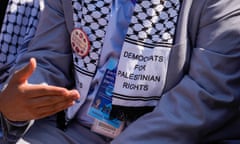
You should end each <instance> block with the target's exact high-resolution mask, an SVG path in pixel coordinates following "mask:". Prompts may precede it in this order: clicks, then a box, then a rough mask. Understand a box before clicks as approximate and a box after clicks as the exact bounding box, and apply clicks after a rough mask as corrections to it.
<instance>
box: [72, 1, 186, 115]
mask: <svg viewBox="0 0 240 144" xmlns="http://www.w3.org/2000/svg"><path fill="white" fill-rule="evenodd" d="M114 2H115V3H116V2H117V0H116V1H114ZM132 2H136V4H135V9H134V11H133V15H132V18H131V21H130V24H129V27H128V30H127V33H126V37H125V42H130V43H134V44H136V45H138V44H140V45H143V46H145V45H148V46H150V47H152V48H154V47H155V46H163V47H168V48H171V47H172V46H173V44H174V37H175V32H176V26H177V20H178V16H179V13H180V7H181V0H132ZM112 3H113V1H112V0H101V1H91V0H83V1H80V0H73V10H74V14H73V15H74V26H75V27H78V28H81V29H82V30H83V31H84V32H86V34H87V35H88V38H89V40H90V43H91V49H90V52H89V53H88V55H87V56H85V57H82V58H81V57H79V56H78V55H77V54H74V62H75V67H76V68H75V69H77V71H79V72H80V73H82V74H83V75H87V76H89V77H94V75H95V72H96V67H97V64H98V62H99V59H100V55H101V50H102V46H103V45H104V37H105V34H106V28H107V25H108V24H109V23H110V22H109V21H111V20H109V17H110V16H109V13H110V11H111V4H112ZM115 16H116V15H115ZM116 28H117V27H116ZM80 78H81V79H83V78H82V76H81V77H80ZM76 83H78V82H76ZM160 97H161V96H160V95H157V96H154V99H153V98H152V97H149V98H146V97H142V96H136V97H132V96H131V95H129V96H128V95H123V94H119V93H115V92H114V93H113V97H112V98H113V104H114V107H115V106H117V107H116V108H117V109H118V108H119V110H123V111H124V112H121V111H114V113H115V114H116V115H118V114H119V113H120V114H121V117H122V118H123V119H125V118H128V117H129V116H130V115H136V117H137V116H138V115H141V113H140V114H138V113H137V112H136V111H133V112H131V113H130V114H127V113H125V112H126V111H128V109H126V111H125V110H124V109H122V108H123V107H127V108H128V106H127V104H130V105H131V104H132V103H134V104H133V106H134V107H141V108H144V107H146V106H150V107H152V106H154V105H156V103H157V101H159V99H160ZM120 101H121V103H123V104H124V105H122V104H120V103H118V102H120ZM139 101H141V104H140V105H139V106H138V103H139ZM125 104H126V105H125ZM144 104H147V105H144ZM151 109H152V108H151ZM151 109H150V110H151ZM139 110H140V111H142V109H139ZM143 113H145V111H144V110H143ZM133 118H134V117H133Z"/></svg>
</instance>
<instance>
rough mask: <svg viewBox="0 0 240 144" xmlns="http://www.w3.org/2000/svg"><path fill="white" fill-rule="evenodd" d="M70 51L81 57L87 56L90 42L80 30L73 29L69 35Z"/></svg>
mask: <svg viewBox="0 0 240 144" xmlns="http://www.w3.org/2000/svg"><path fill="white" fill-rule="evenodd" d="M71 45H72V49H73V50H74V51H75V52H76V53H77V54H78V55H80V56H81V57H85V56H86V55H88V53H89V50H90V42H89V39H88V36H87V34H86V33H85V32H84V31H83V30H82V29H80V28H75V29H74V30H73V31H72V33H71Z"/></svg>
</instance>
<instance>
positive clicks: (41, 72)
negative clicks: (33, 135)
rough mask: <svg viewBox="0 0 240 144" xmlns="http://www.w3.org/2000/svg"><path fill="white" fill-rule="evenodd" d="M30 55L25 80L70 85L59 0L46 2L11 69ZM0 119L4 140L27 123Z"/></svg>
mask: <svg viewBox="0 0 240 144" xmlns="http://www.w3.org/2000/svg"><path fill="white" fill-rule="evenodd" d="M24 45H25V46H26V45H27V44H24ZM31 57H35V58H36V60H37V69H36V71H35V72H34V73H33V75H32V76H31V77H30V79H29V80H28V82H29V83H31V84H40V83H47V84H49V85H57V86H62V87H66V88H71V87H72V85H73V80H74V79H73V78H72V77H71V76H72V74H71V72H72V70H71V68H72V53H71V48H70V42H69V31H68V28H67V26H66V21H65V18H64V13H63V8H62V1H61V0H49V1H46V3H45V9H44V11H43V13H42V15H41V17H40V20H39V25H38V28H37V31H36V34H35V37H34V38H33V39H32V40H31V41H30V43H29V45H28V51H27V52H25V53H24V54H22V55H21V57H19V58H18V59H17V64H16V66H15V70H17V69H20V68H21V67H23V66H24V65H26V64H27V63H28V62H29V59H30V58H31ZM2 120H3V127H4V136H5V138H4V140H5V142H6V143H11V142H12V143H14V141H16V140H17V139H18V138H19V137H21V136H22V135H23V134H24V132H26V129H27V128H28V127H29V125H30V123H28V122H22V123H14V122H9V121H7V120H6V119H4V118H3V119H2ZM13 138H14V139H13Z"/></svg>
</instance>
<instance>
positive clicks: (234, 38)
mask: <svg viewBox="0 0 240 144" xmlns="http://www.w3.org/2000/svg"><path fill="white" fill-rule="evenodd" d="M239 24H240V3H239V1H238V0H206V2H205V5H204V7H203V9H202V13H201V17H200V20H199V25H198V32H197V35H196V44H195V47H194V48H191V58H190V61H189V69H188V71H187V73H186V74H185V75H184V76H183V78H182V79H181V80H180V82H179V83H178V84H177V85H176V86H175V87H173V88H172V89H170V90H169V91H167V92H166V93H165V94H164V95H163V96H162V98H161V100H160V102H159V104H158V105H157V107H156V108H155V109H154V111H153V112H151V113H148V114H146V115H144V116H142V117H141V118H139V119H138V120H136V121H135V122H133V123H132V124H130V126H129V127H127V128H126V129H125V130H124V132H123V133H121V134H120V136H119V137H117V138H116V139H115V140H114V141H112V143H114V144H123V143H131V144H145V143H151V144H153V143H161V144H196V143H201V142H202V141H203V140H204V139H205V140H206V137H207V136H209V135H210V134H213V133H215V132H218V131H219V130H220V129H221V128H222V127H223V126H224V125H228V124H230V121H231V120H232V119H234V118H235V117H237V115H239V108H238V107H239V96H240V89H239V88H240V83H239V81H240V70H239V62H240V46H239V44H240V26H239ZM225 134H226V133H225ZM220 139H221V138H220ZM222 139H224V137H222Z"/></svg>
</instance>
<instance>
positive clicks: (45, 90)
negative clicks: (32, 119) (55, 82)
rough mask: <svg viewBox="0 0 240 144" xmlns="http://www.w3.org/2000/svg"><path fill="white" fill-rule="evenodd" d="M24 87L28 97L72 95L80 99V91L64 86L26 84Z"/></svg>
mask: <svg viewBox="0 0 240 144" xmlns="http://www.w3.org/2000/svg"><path fill="white" fill-rule="evenodd" d="M22 88H23V89H24V95H27V96H28V97H32V98H34V97H42V96H64V97H65V96H68V97H69V96H70V97H72V98H74V99H78V98H79V97H80V96H79V93H78V92H77V91H76V90H72V91H69V90H67V89H65V88H62V87H57V86H49V85H42V84H37V85H25V86H24V87H22Z"/></svg>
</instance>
